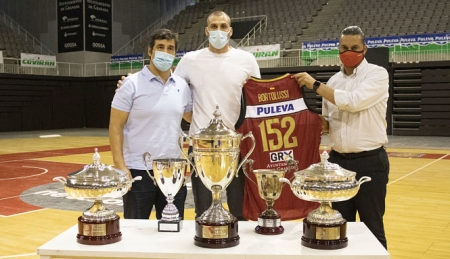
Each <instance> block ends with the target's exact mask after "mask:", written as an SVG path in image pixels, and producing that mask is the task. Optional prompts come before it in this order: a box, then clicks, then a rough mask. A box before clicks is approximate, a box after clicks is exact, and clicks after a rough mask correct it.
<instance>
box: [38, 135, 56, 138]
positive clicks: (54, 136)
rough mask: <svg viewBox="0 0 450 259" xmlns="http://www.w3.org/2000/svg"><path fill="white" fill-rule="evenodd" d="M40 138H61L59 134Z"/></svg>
mask: <svg viewBox="0 0 450 259" xmlns="http://www.w3.org/2000/svg"><path fill="white" fill-rule="evenodd" d="M39 137H40V138H58V137H61V135H59V134H53V135H40V136H39Z"/></svg>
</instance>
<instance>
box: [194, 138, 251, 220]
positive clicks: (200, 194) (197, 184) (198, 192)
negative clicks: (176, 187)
mask: <svg viewBox="0 0 450 259" xmlns="http://www.w3.org/2000/svg"><path fill="white" fill-rule="evenodd" d="M191 152H192V147H191V146H190V147H189V150H188V153H191ZM192 163H193V164H195V163H194V161H192ZM238 176H239V177H234V178H233V180H232V181H231V183H230V185H228V187H227V188H226V194H227V204H228V208H229V211H230V213H231V214H233V216H235V217H236V218H237V219H238V220H245V219H244V217H243V216H242V202H243V200H244V185H245V175H244V172H243V171H242V168H241V169H240V170H239V173H238ZM191 182H192V194H193V195H194V203H195V217H196V218H197V217H200V216H201V215H202V214H203V212H205V211H206V210H207V209H208V208H209V207H210V206H211V204H212V192H211V191H210V190H208V188H206V187H205V185H204V184H203V182H202V180H201V179H200V177H196V176H195V173H194V170H193V169H192V167H191Z"/></svg>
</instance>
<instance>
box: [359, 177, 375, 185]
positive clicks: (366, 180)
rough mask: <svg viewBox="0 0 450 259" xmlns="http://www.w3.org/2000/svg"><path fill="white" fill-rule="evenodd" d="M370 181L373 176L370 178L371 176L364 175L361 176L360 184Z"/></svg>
mask: <svg viewBox="0 0 450 259" xmlns="http://www.w3.org/2000/svg"><path fill="white" fill-rule="evenodd" d="M370 181H372V178H370V177H369V176H363V177H361V178H359V181H358V185H361V184H363V183H365V182H370Z"/></svg>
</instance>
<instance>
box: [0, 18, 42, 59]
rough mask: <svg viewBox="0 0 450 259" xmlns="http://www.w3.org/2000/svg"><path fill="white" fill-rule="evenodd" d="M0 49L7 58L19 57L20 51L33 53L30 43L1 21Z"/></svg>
mask: <svg viewBox="0 0 450 259" xmlns="http://www.w3.org/2000/svg"><path fill="white" fill-rule="evenodd" d="M0 51H2V52H3V57H7V58H8V57H10V58H20V53H22V52H23V53H35V50H34V48H33V46H32V45H30V44H29V43H28V42H27V41H26V40H25V39H23V38H22V37H20V35H19V34H17V33H15V32H14V31H13V30H12V29H10V28H8V27H7V26H6V25H5V24H3V23H0Z"/></svg>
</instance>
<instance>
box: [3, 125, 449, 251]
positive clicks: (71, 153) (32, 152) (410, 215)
mask: <svg viewBox="0 0 450 259" xmlns="http://www.w3.org/2000/svg"><path fill="white" fill-rule="evenodd" d="M329 144H330V143H328V139H327V137H326V136H324V137H323V139H322V145H321V148H323V147H324V146H328V145H329ZM95 148H98V150H99V153H100V155H101V162H102V163H105V164H113V161H112V156H111V152H110V148H109V140H108V131H107V129H68V130H53V131H33V132H11V133H9V132H1V133H0V259H4V258H24V259H26V258H30V259H31V258H33V259H36V258H39V256H38V255H37V254H36V250H37V248H38V247H40V246H41V245H43V244H44V243H46V242H48V241H49V240H51V239H52V238H53V237H55V236H57V235H58V234H60V233H62V232H63V231H65V230H67V229H68V228H70V227H72V226H74V225H75V224H77V218H78V217H79V216H80V215H81V213H82V211H84V210H85V209H87V208H88V207H90V206H91V203H90V202H87V201H80V200H75V199H71V198H70V197H68V196H67V194H66V193H65V191H64V189H63V184H61V183H60V182H55V181H53V178H54V177H57V176H63V177H67V174H69V173H71V172H74V171H77V170H80V169H82V167H83V166H84V165H86V164H90V163H92V162H93V160H92V156H93V154H94V149H95ZM387 151H388V154H389V159H390V163H391V170H390V176H389V185H388V194H387V200H386V201H387V209H386V214H385V218H384V221H385V227H386V234H387V240H388V248H389V252H390V254H391V258H394V259H397V258H398V259H400V258H402V259H403V258H405V259H406V258H408V259H409V258H449V255H450V190H449V187H450V137H405V136H389V144H388V145H387ZM188 188H189V185H188ZM105 204H106V206H107V207H108V208H110V209H114V210H115V211H116V212H117V213H118V214H119V216H121V217H122V200H121V199H110V200H108V201H105ZM193 206H194V204H193V199H192V194H191V192H190V191H189V192H188V199H187V201H186V212H185V220H193V219H194V212H193ZM151 218H154V215H152V217H151ZM299 224H301V223H300V221H299ZM255 226H256V223H255ZM193 235H194V233H193ZM74 242H75V237H74ZM349 242H351V240H349ZM298 245H301V244H300V237H299V243H298Z"/></svg>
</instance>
